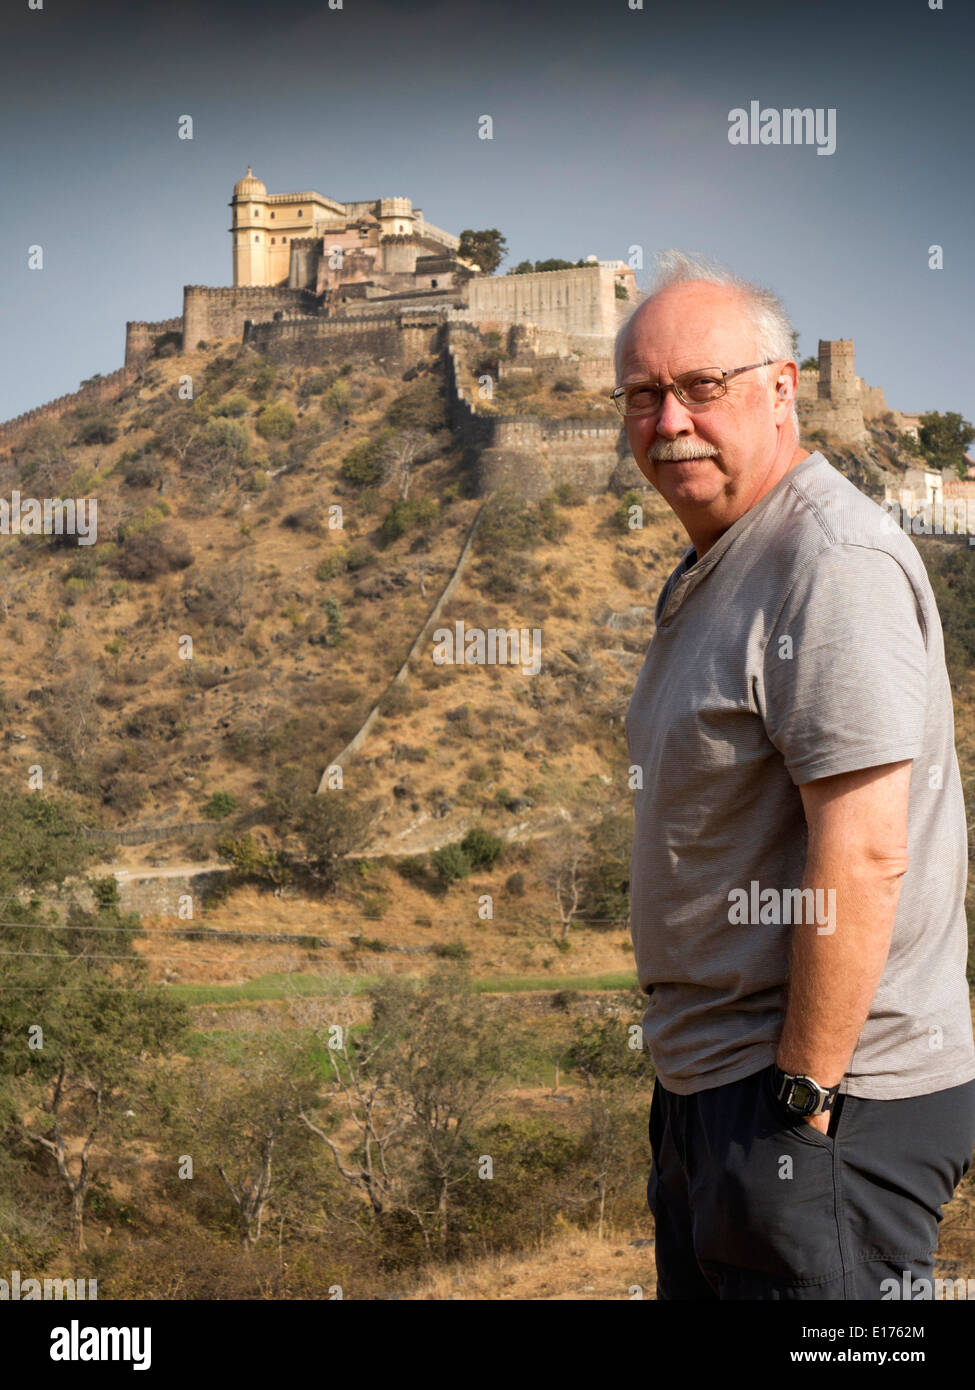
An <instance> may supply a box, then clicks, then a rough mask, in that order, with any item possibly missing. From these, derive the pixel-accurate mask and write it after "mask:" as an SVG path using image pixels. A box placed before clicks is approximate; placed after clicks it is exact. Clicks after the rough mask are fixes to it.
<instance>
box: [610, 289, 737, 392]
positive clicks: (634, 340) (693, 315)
mask: <svg viewBox="0 0 975 1390" xmlns="http://www.w3.org/2000/svg"><path fill="white" fill-rule="evenodd" d="M754 339H755V327H754V324H753V322H752V320H751V318H750V316H749V314H748V312H747V309H746V308H745V306H744V305H743V304H742V302H741V299H740V297H739V296H738V295H734V294H729V293H728V292H727V291H724V290H723V288H722V287H720V286H714V285H701V284H690V285H680V286H675V287H673V288H672V289H670V290H665V291H663V293H661V294H660V295H658V296H655V297H654V298H653V299H652V300H649V301H648V302H647V303H646V305H645V306H641V309H640V310H638V311H637V312H636V313H635V314H634V316H633V319H632V320H631V327H630V329H629V332H628V333H627V335H626V341H625V345H624V348H623V353H622V357H621V363H622V368H623V372H624V374H632V373H634V372H636V371H639V370H640V369H641V368H643V369H645V368H646V366H647V364H648V363H649V364H656V363H660V364H667V365H671V366H672V367H673V369H674V370H680V368H681V366H682V367H684V368H687V369H689V368H692V367H704V366H709V365H712V363H711V362H706V361H705V360H704V358H705V357H708V358H714V363H713V365H716V366H725V365H727V364H726V363H725V362H724V361H723V359H724V358H725V357H726V356H728V354H729V353H730V354H732V355H734V354H735V353H736V352H741V351H747V350H749V349H750V348H751V347H752V346H753V345H754ZM702 353H703V354H704V355H703V356H702ZM731 365H732V366H736V365H738V364H737V363H732V364H731Z"/></svg>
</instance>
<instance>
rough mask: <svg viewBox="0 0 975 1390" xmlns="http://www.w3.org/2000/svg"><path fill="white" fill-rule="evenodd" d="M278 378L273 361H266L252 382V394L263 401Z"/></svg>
mask: <svg viewBox="0 0 975 1390" xmlns="http://www.w3.org/2000/svg"><path fill="white" fill-rule="evenodd" d="M276 379H277V372H276V371H275V369H274V364H273V363H272V362H265V363H264V365H263V366H262V367H260V368H259V370H258V371H257V372H256V373H255V376H254V380H253V381H252V382H251V395H252V396H253V397H254V399H255V400H257V401H263V400H264V399H265V398H266V396H267V393H268V392H269V391H270V389H271V387H272V386H273V385H274V383H275V380H276Z"/></svg>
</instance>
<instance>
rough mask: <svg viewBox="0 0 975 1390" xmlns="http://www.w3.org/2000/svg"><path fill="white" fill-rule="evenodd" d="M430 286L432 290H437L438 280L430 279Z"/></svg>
mask: <svg viewBox="0 0 975 1390" xmlns="http://www.w3.org/2000/svg"><path fill="white" fill-rule="evenodd" d="M430 288H431V289H432V290H435V289H436V288H437V282H436V280H431V281H430Z"/></svg>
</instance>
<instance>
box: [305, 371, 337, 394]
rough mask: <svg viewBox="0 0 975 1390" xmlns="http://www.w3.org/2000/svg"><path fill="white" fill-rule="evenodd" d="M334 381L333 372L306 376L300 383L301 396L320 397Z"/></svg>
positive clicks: (313, 373) (314, 373)
mask: <svg viewBox="0 0 975 1390" xmlns="http://www.w3.org/2000/svg"><path fill="white" fill-rule="evenodd" d="M334 380H335V373H334V372H312V374H311V376H306V377H305V379H304V381H303V382H302V383H301V394H302V395H303V396H321V395H322V394H323V393H324V392H325V391H327V390H328V389H329V387H330V386H331V385H332V384H333V382H334Z"/></svg>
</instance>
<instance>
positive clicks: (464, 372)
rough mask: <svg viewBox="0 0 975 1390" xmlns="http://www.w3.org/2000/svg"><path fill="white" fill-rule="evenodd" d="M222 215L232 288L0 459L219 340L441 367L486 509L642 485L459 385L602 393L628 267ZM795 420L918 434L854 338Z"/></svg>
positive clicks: (291, 208) (134, 343) (808, 379)
mask: <svg viewBox="0 0 975 1390" xmlns="http://www.w3.org/2000/svg"><path fill="white" fill-rule="evenodd" d="M230 209H231V226H230V229H229V230H230V235H231V255H232V279H233V283H232V284H231V285H229V286H219V287H214V286H208V285H186V286H185V287H184V289H183V307H182V313H181V314H179V315H176V316H174V317H172V318H169V319H163V320H159V321H156V322H146V321H144V320H133V321H131V322H129V323H127V324H126V331H125V365H124V366H123V367H122V368H120V369H119V370H118V371H117V372H113V373H112V374H111V375H110V376H107V377H100V378H97V379H94V380H93V381H92V382H91V383H89V384H87V385H85V386H84V387H83V388H82V389H81V390H80V391H78V392H74V393H72V394H71V395H68V396H63V397H60V398H59V399H58V400H56V401H52V402H49V403H48V404H47V405H45V406H41V407H39V408H38V409H35V410H31V411H28V412H26V414H24V415H21V416H18V417H17V419H15V420H11V421H8V422H6V424H3V425H0V445H2V444H7V443H9V442H10V441H11V440H12V438H13V437H15V435H16V433H17V432H18V431H19V429H20V428H21V427H22V426H23V425H25V424H28V423H30V422H32V421H33V420H35V419H37V418H39V417H41V416H45V415H58V414H61V413H62V412H63V411H66V410H69V409H71V408H72V407H74V406H76V405H78V404H79V403H81V402H83V401H85V400H89V399H95V400H108V399H113V398H114V397H115V396H117V395H118V394H119V393H120V392H121V391H122V390H123V389H124V388H125V387H126V386H127V385H129V384H130V383H131V382H132V381H133V380H135V379H137V377H138V375H139V373H140V371H141V369H142V368H143V366H144V364H145V363H146V361H147V360H148V359H150V358H151V357H152V356H154V355H156V354H157V353H159V352H160V351H163V350H165V349H168V351H169V352H170V353H171V352H173V351H178V352H181V353H190V352H193V351H195V350H196V349H197V348H198V347H199V346H200V344H210V343H212V342H213V341H215V340H220V339H228V338H229V339H233V340H236V341H237V342H239V343H241V344H249V345H250V346H252V347H253V348H254V349H255V350H257V351H258V352H261V353H263V354H265V355H266V356H268V357H269V358H270V359H272V360H274V361H283V362H294V363H300V364H302V365H311V364H319V363H321V364H328V363H331V364H339V363H345V362H348V361H356V362H361V363H365V362H374V363H376V364H378V365H380V366H382V367H384V368H386V369H388V370H389V371H391V372H396V373H400V374H401V373H402V372H404V371H406V370H409V369H410V368H411V367H413V366H415V365H416V364H417V363H419V362H421V361H423V360H425V359H429V358H430V357H432V356H442V358H443V360H444V362H445V366H446V369H447V371H446V375H447V389H448V394H449V403H450V419H451V424H452V426H453V428H454V429H455V430H456V431H457V432H458V433H459V434H460V436H461V437H462V438H463V439H464V440H465V442H466V443H467V444H468V445H469V457H470V463H471V467H472V469H473V470H474V472H475V474H476V487H477V490H478V491H480V492H485V491H490V490H491V489H492V488H493V487H496V486H498V485H499V484H501V483H509V484H511V485H513V486H515V487H517V488H519V490H521V491H523V492H524V493H525V494H526V495H527V496H529V497H531V498H537V497H540V496H542V495H543V494H544V493H545V492H546V491H548V490H549V489H550V488H551V487H552V486H556V485H558V484H559V483H563V482H569V483H576V484H584V485H585V487H586V490H587V491H589V492H593V491H600V490H602V489H604V488H605V487H607V486H614V487H616V488H619V487H624V486H640V487H643V486H645V480H644V479H643V477H642V475H641V474H640V473H639V471H638V470H637V469H636V466H635V464H633V462H632V458H631V457H630V455H629V451H628V448H627V445H626V439H625V435H624V433H623V431H622V429H621V427H620V421H619V419H618V417H617V416H616V415H615V413H614V412H611V408H608V409H607V410H606V411H605V412H600V413H599V414H595V413H593V414H590V415H589V416H587V417H586V418H582V419H568V420H567V419H560V420H548V419H544V418H541V417H538V416H531V415H525V414H518V415H506V414H503V413H501V412H500V411H499V410H498V409H497V408H491V407H489V406H488V407H485V406H484V405H483V404H482V402H483V401H484V398H485V389H484V387H483V382H482V379H481V378H478V377H477V376H474V375H471V372H470V370H469V363H470V362H471V360H472V359H473V358H474V357H476V355H477V351H478V349H479V348H489V347H491V346H494V347H496V348H498V358H497V363H496V375H497V378H498V380H503V379H504V378H506V377H508V378H511V377H514V376H517V375H519V374H520V375H522V376H531V377H532V378H533V379H535V380H539V381H543V382H544V381H548V382H551V381H553V380H555V379H563V380H565V379H567V380H568V381H569V383H570V384H572V383H574V384H576V385H578V386H580V387H583V388H585V389H588V390H596V389H599V390H601V389H603V388H605V390H606V391H609V390H610V389H611V388H612V386H613V385H614V378H613V361H612V352H613V340H614V336H615V334H616V331H617V329H618V327H619V325H620V323H621V322H622V320H623V318H625V316H626V315H627V314H628V313H629V312H630V311H631V310H632V308H633V307H634V304H635V303H637V302H638V301H639V300H640V299H641V298H642V295H641V293H640V291H639V290H638V289H637V285H636V276H635V273H634V271H633V269H632V267H631V266H629V265H628V264H627V263H626V262H624V261H621V260H599V259H598V258H597V257H596V256H595V255H591V256H589V257H588V258H587V262H586V264H585V265H583V266H577V267H573V268H571V269H565V270H548V271H536V272H529V273H527V274H508V275H488V274H485V273H483V272H482V271H481V269H480V267H478V266H477V265H476V264H474V263H473V262H471V261H469V260H465V259H464V258H462V257H461V256H460V255H459V253H458V252H459V246H460V240H459V238H458V237H456V236H454V235H452V234H451V233H449V232H445V231H443V230H442V229H441V228H440V227H437V226H435V225H434V224H433V223H431V222H428V221H427V220H426V218H425V217H424V215H423V211H422V209H420V208H415V207H414V206H413V204H412V201H411V200H410V199H409V198H406V197H390V198H377V199H372V200H365V201H355V202H347V203H343V202H339V201H337V200H336V199H334V198H329V197H324V196H323V195H322V194H320V193H315V192H301V193H268V191H267V188H266V186H265V185H264V184H263V183H262V182H261V180H260V179H259V178H257V177H255V175H254V174H253V172H252V171H251V169H250V168H248V170H247V173H246V174H245V175H244V177H243V178H242V179H239V180H238V182H237V183H236V184H235V185H234V190H233V196H232V198H231V201H230ZM798 411H799V418H800V422H801V425H802V429H803V433H804V434H805V435H809V434H813V433H814V432H819V433H820V434H821V435H822V436H823V437H824V438H825V439H827V440H828V441H829V442H832V443H835V444H838V445H844V446H856V445H859V444H862V443H864V442H865V441H866V439H867V429H866V422H867V421H870V420H872V419H876V418H878V417H880V416H883V415H888V416H889V417H892V423H893V424H894V426H895V427H896V428H898V429H900V430H902V431H904V432H905V433H909V434H913V435H915V437H916V435H917V416H910V415H903V414H901V413H900V412H896V411H895V412H888V407H887V404H886V401H885V400H884V393H883V390H882V388H880V387H877V386H868V385H867V384H866V383H865V382H864V381H863V379H862V378H860V377H858V376H857V375H856V372H855V368H854V356H853V342H852V340H850V339H840V340H825V339H824V340H821V341H820V344H819V366H818V369H815V370H804V371H802V372H801V374H800V381H799V391H798Z"/></svg>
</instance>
